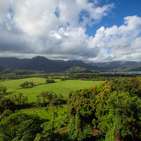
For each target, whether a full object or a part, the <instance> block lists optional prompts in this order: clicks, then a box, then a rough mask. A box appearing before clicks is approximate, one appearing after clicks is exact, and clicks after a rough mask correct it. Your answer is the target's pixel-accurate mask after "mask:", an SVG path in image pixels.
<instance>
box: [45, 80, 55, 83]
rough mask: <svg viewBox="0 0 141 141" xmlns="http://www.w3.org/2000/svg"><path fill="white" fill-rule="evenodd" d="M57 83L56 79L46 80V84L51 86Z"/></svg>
mask: <svg viewBox="0 0 141 141" xmlns="http://www.w3.org/2000/svg"><path fill="white" fill-rule="evenodd" d="M55 82H56V81H55V80H54V79H47V80H46V83H47V84H49V83H55Z"/></svg>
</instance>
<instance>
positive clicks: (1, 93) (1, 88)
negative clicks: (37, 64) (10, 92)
mask: <svg viewBox="0 0 141 141" xmlns="http://www.w3.org/2000/svg"><path fill="white" fill-rule="evenodd" d="M5 94H7V88H6V87H5V86H0V97H2V96H4V95H5Z"/></svg>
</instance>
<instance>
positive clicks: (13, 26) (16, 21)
mask: <svg viewBox="0 0 141 141" xmlns="http://www.w3.org/2000/svg"><path fill="white" fill-rule="evenodd" d="M111 9H112V4H107V5H99V6H98V5H97V3H95V2H89V0H67V1H66V0H51V1H48V0H42V1H40V0H34V2H33V0H20V1H19V0H1V1H0V19H1V20H0V21H1V22H0V32H1V33H2V34H1V35H0V52H1V54H5V55H7V54H8V56H9V54H10V55H15V54H20V56H22V54H23V56H25V54H29V55H31V54H32V55H44V56H47V57H54V58H57V57H58V58H65V59H87V58H89V57H95V56H96V55H97V53H98V49H97V47H93V48H91V46H90V40H89V38H90V37H89V36H88V35H86V33H85V32H86V26H87V25H88V24H94V23H95V22H97V21H99V20H101V19H102V18H103V17H104V16H106V15H107V13H108V12H109V11H110V10H111ZM1 54H0V55H1ZM16 56H17V55H16Z"/></svg>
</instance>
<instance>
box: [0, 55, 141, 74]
mask: <svg viewBox="0 0 141 141" xmlns="http://www.w3.org/2000/svg"><path fill="white" fill-rule="evenodd" d="M75 67H77V68H78V67H79V68H80V70H81V68H82V70H85V71H94V72H115V71H117V72H118V71H119V72H120V71H125V72H128V71H141V62H136V61H113V62H98V63H92V62H91V63H88V62H87V63H86V62H83V61H80V60H68V61H63V60H51V59H48V58H45V57H42V56H36V57H33V58H30V59H29V58H23V59H19V58H16V57H0V70H7V69H8V70H11V71H13V70H16V69H19V70H20V69H21V70H22V69H23V70H30V71H31V70H32V71H42V72H47V73H51V72H66V71H68V70H70V69H71V68H75Z"/></svg>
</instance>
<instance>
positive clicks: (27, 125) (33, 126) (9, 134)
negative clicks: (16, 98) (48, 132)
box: [0, 113, 44, 141]
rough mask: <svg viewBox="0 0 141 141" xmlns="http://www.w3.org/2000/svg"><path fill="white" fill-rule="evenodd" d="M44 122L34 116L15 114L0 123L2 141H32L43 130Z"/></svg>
mask: <svg viewBox="0 0 141 141" xmlns="http://www.w3.org/2000/svg"><path fill="white" fill-rule="evenodd" d="M43 123H44V120H42V119H40V118H39V117H36V116H29V115H26V114H21V113H16V114H12V115H10V116H9V117H8V118H6V119H3V120H2V121H1V122H0V134H2V138H3V141H34V139H35V138H36V136H37V135H38V134H41V133H42V131H43V128H42V127H41V125H42V124H43Z"/></svg>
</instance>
